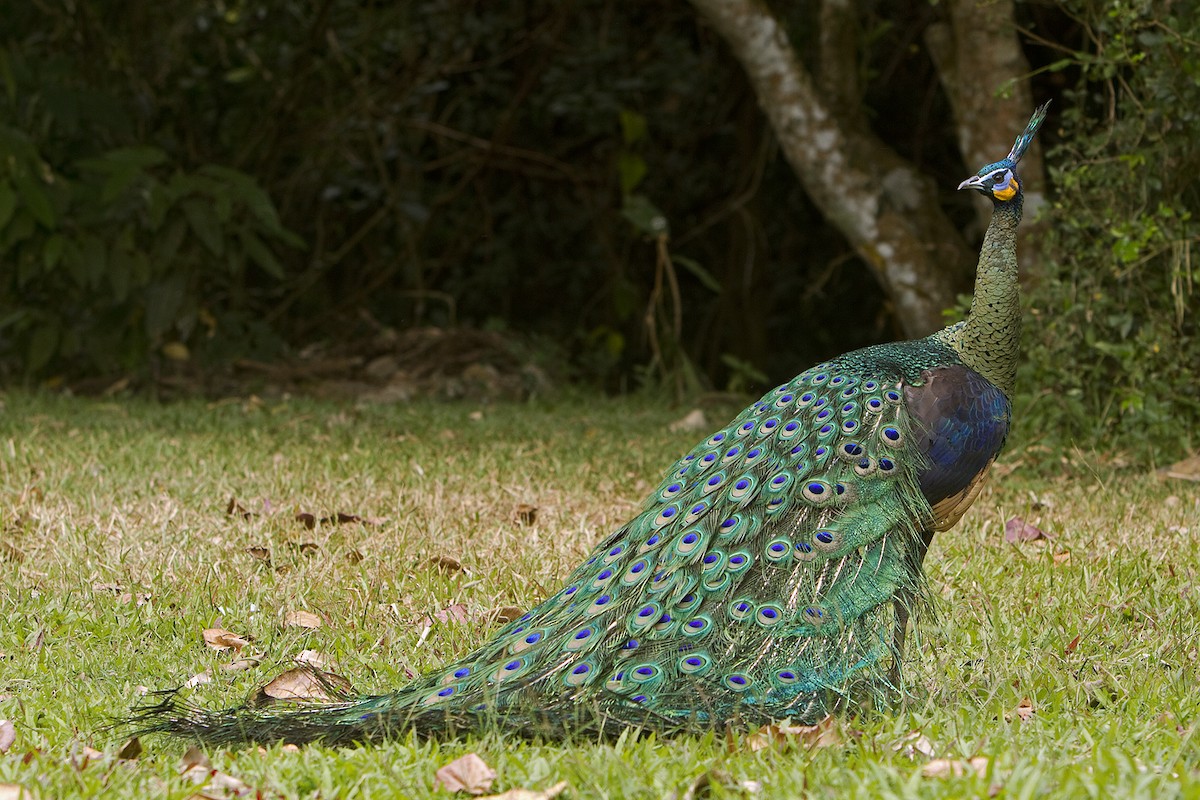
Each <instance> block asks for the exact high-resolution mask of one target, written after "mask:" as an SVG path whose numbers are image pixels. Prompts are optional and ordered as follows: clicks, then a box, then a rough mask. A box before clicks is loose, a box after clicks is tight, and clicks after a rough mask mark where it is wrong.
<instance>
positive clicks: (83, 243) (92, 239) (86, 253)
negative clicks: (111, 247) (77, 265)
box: [79, 233, 108, 289]
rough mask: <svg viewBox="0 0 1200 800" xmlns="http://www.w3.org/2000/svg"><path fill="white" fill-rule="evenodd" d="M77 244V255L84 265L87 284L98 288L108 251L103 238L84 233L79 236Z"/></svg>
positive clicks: (106, 264) (103, 272)
mask: <svg viewBox="0 0 1200 800" xmlns="http://www.w3.org/2000/svg"><path fill="white" fill-rule="evenodd" d="M79 245H80V246H79V253H80V256H79V257H80V259H81V260H82V261H83V264H84V266H85V267H86V271H87V275H88V285H89V286H91V287H92V288H94V289H98V288H100V281H101V278H103V277H104V274H105V272H107V267H108V251H107V250H106V249H105V248H104V240H102V239H101V238H100V237H99V236H93V235H92V234H90V233H85V234H82V235H81V236H80V237H79Z"/></svg>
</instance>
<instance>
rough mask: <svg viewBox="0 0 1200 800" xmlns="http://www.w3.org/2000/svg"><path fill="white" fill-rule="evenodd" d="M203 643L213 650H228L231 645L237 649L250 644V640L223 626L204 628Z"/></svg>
mask: <svg viewBox="0 0 1200 800" xmlns="http://www.w3.org/2000/svg"><path fill="white" fill-rule="evenodd" d="M204 643H205V644H206V645H208V646H209V647H211V648H212V649H213V650H228V649H230V648H231V647H232V648H233V649H234V650H235V651H238V650H241V649H242V648H243V647H245V646H246V645H248V644H250V640H249V639H248V638H246V637H244V636H239V635H238V634H236V633H234V632H233V631H227V630H225V629H224V628H205V629H204Z"/></svg>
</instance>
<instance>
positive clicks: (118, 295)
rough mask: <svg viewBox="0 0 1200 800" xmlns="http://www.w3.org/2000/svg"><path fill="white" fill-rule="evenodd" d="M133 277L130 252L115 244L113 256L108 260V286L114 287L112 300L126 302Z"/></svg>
mask: <svg viewBox="0 0 1200 800" xmlns="http://www.w3.org/2000/svg"><path fill="white" fill-rule="evenodd" d="M132 277H133V265H132V264H131V263H130V259H129V251H128V250H126V249H125V248H124V247H121V246H120V245H117V244H114V245H113V248H112V256H111V257H110V258H109V259H108V284H109V286H111V287H112V299H113V300H115V301H117V302H118V303H123V302H125V298H127V297H129V283H130V279H131V278H132Z"/></svg>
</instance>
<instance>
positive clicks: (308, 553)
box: [292, 542, 321, 558]
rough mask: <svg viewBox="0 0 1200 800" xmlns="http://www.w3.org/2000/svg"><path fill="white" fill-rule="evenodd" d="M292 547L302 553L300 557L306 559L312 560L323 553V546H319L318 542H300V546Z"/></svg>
mask: <svg viewBox="0 0 1200 800" xmlns="http://www.w3.org/2000/svg"><path fill="white" fill-rule="evenodd" d="M292 546H293V547H295V548H296V550H298V551H299V552H300V555H302V556H304V557H306V558H312V557H313V556H315V555H317V554H318V553H320V552H321V545H319V544H317V543H316V542H300V543H299V544H295V545H292Z"/></svg>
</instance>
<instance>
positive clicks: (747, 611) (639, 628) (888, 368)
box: [141, 118, 1040, 743]
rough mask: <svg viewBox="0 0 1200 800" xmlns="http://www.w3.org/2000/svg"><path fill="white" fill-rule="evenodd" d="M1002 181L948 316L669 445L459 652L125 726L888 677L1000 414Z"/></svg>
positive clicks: (1008, 240)
mask: <svg viewBox="0 0 1200 800" xmlns="http://www.w3.org/2000/svg"><path fill="white" fill-rule="evenodd" d="M1038 123H1040V120H1038V119H1037V118H1035V120H1034V121H1031V124H1030V127H1029V129H1027V131H1026V132H1025V134H1023V135H1022V139H1019V140H1018V145H1019V147H1014V153H1015V154H1016V158H1019V156H1020V152H1023V149H1024V147H1025V146H1027V144H1028V141H1029V140H1030V139H1031V138H1032V136H1033V134H1034V133H1035V132H1036V128H1037V124H1038ZM1022 141H1024V144H1021V142H1022ZM1012 156H1013V154H1010V159H1009V160H1007V162H998V164H1000V165H1001V166H1000V167H997V165H991V168H990V170H991V171H988V172H986V173H985V172H984V171H981V173H980V176H977V178H975V179H972V181H975V182H976V183H979V182H980V181H982V180H983V178H984V177H985V175H986V177H987V178H988V179H989V180H990V181H991V183H990V184H989V185H990V187H991V188H995V187H998V186H999V183H998V181H999V177H997V178H995V179H993V178H992V175H993V172H994V171H995V170H996V169H1004V170H1008V171H1009V172H1010V173H1011V170H1012V169H1013V168H1015V163H1016V162H1015V158H1013V157H1012ZM1013 180H1014V185H1016V186H1017V191H1016V195H1015V197H1013V198H1008V199H1002V197H1003V195H1004V189H1003V187H1001V188H999V189H996V191H997V193H996V194H995V197H996V198H997V199H996V202H997V211H996V214H995V217H994V220H993V224H992V229H991V230H989V233H988V237H987V241H986V242H985V246H984V253H983V255H982V256H981V259H980V266H979V279H978V280H979V283H978V285H977V290H976V292H977V297H983V298H985V299H986V300H987V302H986V303H985V304H984V305H981V306H980V307H979V308H978V309H977V310H976V311H974V312H973V313H972V317H971V318H970V319H969V320H968V321H967V322H966V323H965V324H960V325H957V326H954V327H952V328H949V329H946V330H945V331H941V332H939V333H937V334H934V335H933V336H931V337H927V338H926V339H922V340H918V341H914V342H903V343H895V344H887V345H879V346H875V347H869V348H865V349H863V350H858V351H855V352H852V353H848V354H846V355H843V356H841V357H839V358H837V359H834V360H832V361H830V362H828V363H825V364H820V365H818V366H816V367H813V368H811V369H809V370H806V371H805V372H804V373H802V374H801V375H799V376H797V377H796V378H795V379H793V380H792V381H790V382H789V383H786V384H784V385H782V386H779V387H778V388H776V389H774V390H773V391H771V392H769V393H767V394H766V395H764V396H763V397H762V398H761V399H759V400H758V401H756V402H755V403H754V404H753V405H751V406H750V407H749V408H747V409H746V410H745V411H743V412H742V413H741V414H739V415H738V416H737V417H736V418H735V419H733V420H732V421H731V422H730V423H729V424H728V425H726V426H725V427H724V428H722V429H721V430H719V431H717V432H716V433H714V434H713V435H711V436H710V437H708V438H706V439H705V440H704V441H703V442H701V443H699V444H698V445H697V446H696V447H695V448H693V449H692V450H691V451H690V452H689V453H687V454H686V455H684V456H683V457H682V458H680V459H679V460H678V461H677V462H676V463H675V464H673V465H672V466H671V467H670V469H669V470H668V471H667V472H666V474H665V475H664V477H663V479H662V481H661V482H660V484H659V485H658V486H657V487H656V488H655V489H654V490H653V492H652V493H651V494H650V496H649V497H648V498H647V499H646V502H645V504H644V506H643V508H642V510H641V512H640V513H639V514H637V515H636V516H635V517H634V518H633V519H631V520H630V521H629V522H628V523H627V524H625V525H624V526H622V527H621V528H620V529H618V530H617V531H615V532H614V533H612V534H611V535H610V536H609V537H608V538H607V539H605V540H604V541H603V542H602V543H600V544H599V545H597V546H596V548H595V549H594V550H593V551H592V553H591V554H590V555H589V557H588V559H587V560H586V561H585V562H584V563H583V564H582V565H580V566H579V567H578V568H577V569H575V571H574V572H572V573H571V575H570V576H569V577H568V578H567V579H566V581H565V583H564V584H563V586H562V588H561V589H560V590H559V591H557V592H556V593H555V594H554V595H553V596H551V597H550V598H548V599H547V600H545V601H544V602H542V603H541V604H540V605H538V606H537V607H535V608H533V609H531V610H530V611H529V612H528V613H526V614H525V615H523V616H522V617H521V618H520V619H519V620H517V621H515V622H513V623H511V624H509V625H506V626H505V627H504V628H503V629H502V630H500V631H499V632H498V633H497V634H496V635H495V636H494V637H493V638H492V639H491V640H490V641H488V642H487V643H486V644H484V645H483V646H482V647H481V648H479V649H478V650H477V651H475V652H474V653H472V654H470V655H469V656H467V657H466V658H464V659H462V660H461V661H458V662H455V663H453V664H450V665H448V666H446V667H444V668H442V669H441V670H439V671H438V672H436V673H434V674H432V675H429V676H427V677H425V678H423V679H420V680H418V681H416V682H414V683H413V684H412V685H410V686H408V687H405V688H404V689H402V690H400V691H398V692H394V693H392V694H387V695H381V696H377V697H367V698H351V699H348V700H347V701H346V702H344V703H340V704H333V705H327V706H319V707H312V708H306V709H301V710H298V711H278V710H274V709H270V708H268V709H262V710H256V709H242V710H234V711H229V712H217V713H211V712H204V711H200V710H197V709H194V708H190V707H187V706H184V705H182V704H179V703H178V702H176V701H175V700H174V699H170V700H168V701H167V702H165V703H164V704H163V705H161V706H158V707H155V708H153V709H148V710H146V712H145V713H144V714H143V716H142V717H141V722H142V724H143V729H144V730H149V731H163V732H169V733H175V734H180V735H186V736H191V737H194V738H198V739H201V740H204V741H208V742H213V743H230V742H241V741H271V740H286V741H292V742H305V741H314V740H321V741H326V742H330V743H345V742H351V741H358V740H365V739H371V738H376V737H380V736H387V735H400V734H403V733H404V732H406V731H408V730H412V729H415V730H417V731H418V732H420V733H422V734H426V735H443V734H453V733H455V732H460V731H468V730H478V729H483V728H488V727H497V728H500V729H502V730H505V731H508V732H511V733H515V734H519V735H526V736H528V735H538V734H543V735H546V736H549V737H559V736H565V735H570V734H573V733H580V734H585V735H587V734H594V733H613V732H616V731H620V730H624V729H626V728H628V727H642V728H645V729H650V730H655V731H659V732H664V733H671V732H679V731H691V730H703V729H707V728H711V727H714V726H725V725H727V724H730V723H734V722H741V723H759V722H766V721H769V720H772V719H781V718H791V719H793V720H799V721H805V722H812V721H815V720H817V719H819V718H820V717H822V716H824V715H825V714H827V713H829V712H830V711H831V710H834V709H835V708H837V707H838V706H839V705H841V704H843V703H845V702H847V701H854V700H856V699H859V698H861V697H862V696H864V695H865V696H879V695H881V694H885V693H888V692H890V691H891V690H893V689H895V688H897V687H896V686H895V685H894V684H895V672H894V671H892V672H891V673H889V671H888V669H887V667H888V666H890V665H892V664H893V663H894V662H895V660H896V659H897V658H898V657H899V655H900V653H899V650H900V648H901V647H902V640H903V631H904V627H905V623H906V620H907V616H908V612H909V607H910V605H911V604H912V603H913V600H914V598H916V597H918V596H919V594H920V587H921V570H920V565H921V561H922V559H923V557H924V553H925V548H926V547H927V545H928V541H929V537H930V535H931V534H932V531H934V530H939V529H943V528H944V527H945V526H948V524H953V521H955V520H956V519H957V516H958V515H961V513H962V509H963V508H965V505H966V504H969V503H970V500H971V499H973V496H974V495H973V493H972V490H973V488H974V487H975V486H976V485H977V483H978V481H979V480H980V479H981V478H982V476H983V475H984V474H986V471H987V467H988V466H990V463H991V459H992V458H994V456H995V452H996V451H998V449H999V447H1000V446H1001V444H1002V443H1003V439H1004V436H1005V435H1006V433H1007V414H1008V401H1007V399H1006V397H1005V395H1006V394H1007V392H1008V391H1009V390H1010V387H1011V375H1010V374H1009V372H1010V371H1011V367H1012V364H1014V363H1015V347H1016V339H1015V336H1013V335H1012V330H1011V328H1012V326H1013V325H1014V324H1015V321H1014V320H1013V319H1012V318H1011V317H1012V314H1011V303H1010V302H1008V300H1009V299H1010V297H1011V299H1015V296H1016V283H1015V281H1016V274H1015V269H1016V259H1015V245H1014V234H1015V229H1016V221H1017V220H1019V218H1020V191H1019V184H1016V183H1015V178H1014V179H1013ZM968 183H970V181H969V182H968ZM1005 186H1007V184H1005ZM971 188H977V187H976V186H974V185H972V187H971ZM995 298H1001V299H1003V300H1004V301H1005V302H1003V303H996V302H993V301H994V300H995ZM1009 351H1011V352H1009Z"/></svg>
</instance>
